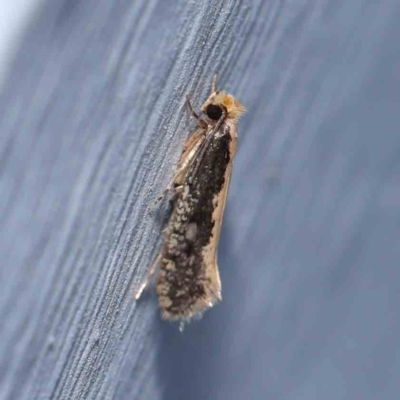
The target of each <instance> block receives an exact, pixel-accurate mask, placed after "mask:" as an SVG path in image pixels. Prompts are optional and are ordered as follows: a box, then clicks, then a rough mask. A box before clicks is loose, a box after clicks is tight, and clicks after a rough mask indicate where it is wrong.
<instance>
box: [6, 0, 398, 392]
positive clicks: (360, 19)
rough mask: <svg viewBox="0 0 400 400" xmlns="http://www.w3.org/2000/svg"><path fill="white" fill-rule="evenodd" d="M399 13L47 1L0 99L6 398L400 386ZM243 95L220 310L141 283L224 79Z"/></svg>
mask: <svg viewBox="0 0 400 400" xmlns="http://www.w3.org/2000/svg"><path fill="white" fill-rule="evenodd" d="M399 19H400V5H399V3H398V2H397V1H396V0H387V1H384V2H370V1H366V0H353V1H351V2H348V1H328V0H321V1H313V0H303V1H283V0H281V1H279V0H270V1H262V0H258V1H256V0H254V1H250V0H236V1H235V0H226V1H219V0H209V1H202V2H198V1H190V0H189V1H186V0H185V1H183V0H180V1H178V0H176V1H162V0H150V1H148V0H136V1H130V0H118V1H112V2H110V1H105V0H102V1H99V0H86V1H78V0H76V1H70V0H63V1H57V2H54V1H48V2H47V3H46V4H45V6H44V7H43V9H41V10H40V12H38V17H37V19H36V20H35V21H34V23H32V26H31V28H30V29H29V31H28V32H27V33H26V35H25V37H24V39H23V40H22V42H21V44H20V49H19V51H18V54H17V56H16V58H15V62H14V64H13V67H12V70H11V71H10V74H9V77H8V80H7V84H6V86H5V87H4V88H3V90H2V93H1V97H0V109H1V111H2V112H1V120H0V135H1V140H0V193H1V196H0V320H1V325H0V398H1V399H7V400H8V399H39V398H40V399H146V400H153V399H154V400H156V399H174V400H175V399H191V400H192V399H194V400H200V399H212V400H214V399H216V400H226V399H238V400H239V399H240V400H241V399H261V398H262V399H269V398H271V399H274V400H276V399H288V398H291V399H307V400H310V399H322V398H323V399H328V400H330V399H332V400H337V399H346V400H347V399H349V400H350V399H352V400H353V399H356V398H362V399H367V400H368V399H376V398H380V399H390V398H396V396H397V394H398V392H399V389H400V387H399V383H398V379H397V376H398V375H399V367H400V365H399V359H400V358H399V350H398V339H396V338H398V337H399V336H400V332H399V330H400V329H399V328H400V323H399V318H398V311H397V308H398V306H397V305H398V302H399V300H400V298H399V291H398V281H399V277H400V276H399V275H400V272H399V271H400V270H399V267H398V265H399V262H400V246H399V245H398V238H399V237H400V206H399V201H400V191H399V187H400V185H399V183H400V182H399V176H400V158H399V151H400V135H399V132H398V130H399V129H398V127H399V126H400V113H399V94H398V93H399V84H400V78H399V77H400V75H399V66H400V41H399V40H398V37H399V33H400V32H399V29H400V28H399V26H400V25H399V24H398V21H399ZM214 72H218V74H219V82H220V86H221V87H223V88H224V89H227V90H229V91H230V92H232V93H233V94H234V95H235V96H236V97H237V98H238V99H239V100H240V101H241V102H243V104H244V105H245V106H246V107H247V109H248V113H247V115H246V116H245V117H244V118H243V120H242V122H241V124H240V127H239V129H240V130H239V153H238V155H237V157H236V159H235V168H234V175H233V180H232V185H231V191H230V196H229V200H228V207H227V211H226V217H225V221H224V227H223V231H222V237H221V248H220V252H219V264H220V269H221V278H222V285H223V302H222V303H221V304H220V305H218V306H216V307H215V308H214V309H213V310H211V311H209V312H208V313H207V314H206V315H205V317H204V318H203V319H202V320H201V321H198V322H195V323H192V324H191V325H190V326H188V327H187V328H186V330H185V331H184V333H183V334H180V333H179V331H178V329H177V326H176V325H169V324H166V323H164V322H162V321H160V319H159V316H158V310H157V307H156V301H155V298H154V295H152V294H151V292H149V294H147V295H145V296H144V297H143V299H142V300H141V301H140V302H139V303H138V304H136V303H135V302H134V300H133V292H134V289H135V288H137V287H138V285H139V283H140V281H141V279H142V278H143V276H144V275H145V273H146V269H147V267H148V266H149V264H150V263H151V262H152V260H153V259H154V257H155V255H156V253H157V249H158V244H159V239H160V226H161V225H162V220H163V218H164V216H165V210H166V204H164V205H163V206H161V207H160V208H159V209H158V210H156V211H155V212H149V211H148V209H147V205H148V204H149V203H150V202H151V201H152V200H153V199H154V198H155V197H156V196H158V195H159V194H160V192H161V191H162V189H163V188H164V186H165V185H166V184H167V182H168V180H169V179H170V177H171V176H172V173H173V168H174V165H175V163H176V161H177V159H178V157H179V154H180V151H181V146H182V143H183V141H184V139H185V138H186V137H187V134H188V126H189V127H190V126H194V124H193V122H192V121H190V118H189V116H188V113H187V112H186V110H185V107H184V101H185V95H186V94H189V96H190V97H191V98H192V100H193V102H194V104H195V106H197V107H198V106H200V104H201V102H202V101H203V100H204V99H205V96H206V94H207V93H208V91H209V84H210V79H211V77H212V74H213V73H214Z"/></svg>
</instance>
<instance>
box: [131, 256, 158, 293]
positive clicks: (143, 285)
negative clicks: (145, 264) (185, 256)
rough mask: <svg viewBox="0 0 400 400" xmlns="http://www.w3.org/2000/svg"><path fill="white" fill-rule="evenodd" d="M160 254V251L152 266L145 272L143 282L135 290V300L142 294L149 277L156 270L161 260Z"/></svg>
mask: <svg viewBox="0 0 400 400" xmlns="http://www.w3.org/2000/svg"><path fill="white" fill-rule="evenodd" d="M161 256H162V253H160V254H159V255H158V256H157V258H156V260H155V261H154V263H153V264H152V266H151V267H150V268H149V271H148V272H147V275H146V278H145V279H144V280H143V282H142V283H141V285H140V287H139V289H138V290H137V292H136V294H135V300H139V298H140V296H141V295H142V293H143V291H144V289H146V287H147V285H148V284H149V281H150V279H151V277H152V276H153V275H154V272H156V268H157V265H158V264H159V263H160V261H161Z"/></svg>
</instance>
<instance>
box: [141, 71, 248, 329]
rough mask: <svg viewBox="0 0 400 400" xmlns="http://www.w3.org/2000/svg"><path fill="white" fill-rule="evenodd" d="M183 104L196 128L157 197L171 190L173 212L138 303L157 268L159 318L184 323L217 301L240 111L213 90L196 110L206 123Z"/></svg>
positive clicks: (228, 98)
mask: <svg viewBox="0 0 400 400" xmlns="http://www.w3.org/2000/svg"><path fill="white" fill-rule="evenodd" d="M187 106H188V108H189V110H190V112H191V114H192V115H193V117H194V118H195V119H196V121H197V124H198V128H197V129H196V131H194V132H193V134H192V135H190V136H189V138H188V139H187V141H186V143H185V145H184V149H183V152H182V155H181V157H180V160H179V163H178V167H177V170H176V172H175V175H174V177H173V179H172V181H171V182H170V184H169V185H168V186H167V188H166V190H165V191H164V193H163V195H162V196H160V197H159V198H158V199H157V201H158V200H160V199H161V198H162V197H163V196H164V195H165V193H167V192H168V191H169V190H170V189H171V188H172V187H173V192H174V194H173V198H172V213H171V216H170V219H169V222H168V224H167V226H166V228H165V229H164V231H163V233H164V243H163V246H162V250H161V252H160V254H159V255H158V257H157V259H156V261H155V262H154V264H153V265H152V267H151V268H150V270H149V273H148V277H147V278H146V280H145V281H144V282H143V284H142V285H141V287H140V289H139V290H138V292H137V294H136V296H135V297H136V299H138V298H139V297H140V295H141V293H142V292H143V290H144V289H145V287H146V286H147V283H148V281H149V278H150V276H151V275H152V274H153V273H154V272H155V269H156V266H157V265H158V264H160V272H159V274H158V278H157V285H156V290H157V294H158V301H159V305H160V308H161V312H162V317H163V318H164V319H167V320H170V321H181V324H183V323H184V322H186V321H189V320H190V319H192V318H193V317H195V316H201V315H202V313H203V312H204V311H206V310H207V309H208V308H210V307H212V306H213V305H214V304H215V303H216V302H217V301H219V300H221V281H220V278H219V273H218V266H217V248H218V241H219V235H220V231H221V224H222V217H223V214H224V209H225V203H226V197H227V194H228V186H229V181H230V177H231V173H232V161H233V157H234V155H235V152H236V143H237V123H238V120H239V118H240V116H241V115H242V114H243V113H244V111H245V110H244V107H243V106H242V105H241V104H240V103H239V102H238V101H237V100H236V99H235V98H234V97H233V96H231V95H230V94H228V93H226V92H223V91H220V90H216V76H214V79H213V83H212V89H211V95H210V96H209V98H208V99H207V100H206V102H205V103H204V104H203V106H202V107H201V111H202V113H204V114H205V116H206V119H203V118H201V117H200V116H199V115H197V114H196V112H195V111H194V110H193V108H192V105H191V103H190V101H189V99H187Z"/></svg>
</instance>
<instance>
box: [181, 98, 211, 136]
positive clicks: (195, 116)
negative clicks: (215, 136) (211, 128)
mask: <svg viewBox="0 0 400 400" xmlns="http://www.w3.org/2000/svg"><path fill="white" fill-rule="evenodd" d="M186 105H187V108H188V109H189V111H190V114H192V115H193V117H194V119H195V120H196V121H197V123H198V125H199V127H200V128H203V129H205V128H207V122H205V121H204V119H202V118H201V117H200V116H199V115H198V114H197V113H196V111H194V109H193V106H192V103H191V102H190V99H189V97H188V96H186Z"/></svg>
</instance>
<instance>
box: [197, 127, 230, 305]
mask: <svg viewBox="0 0 400 400" xmlns="http://www.w3.org/2000/svg"><path fill="white" fill-rule="evenodd" d="M229 133H230V135H231V143H230V144H229V156H230V162H229V164H228V166H227V168H226V171H225V183H224V185H223V187H222V189H221V191H220V192H219V193H218V195H217V196H216V201H217V206H216V207H215V209H214V212H213V220H214V221H215V223H214V227H213V230H212V238H211V241H210V243H209V244H208V245H207V247H206V248H205V249H204V253H203V254H204V262H205V265H206V276H207V278H208V279H209V282H210V285H209V287H206V288H205V289H206V291H208V292H209V293H208V294H209V295H210V297H211V298H213V299H214V301H213V302H212V303H215V302H217V301H219V300H221V280H220V277H219V271H218V262H217V256H218V243H219V237H220V234H221V226H222V220H223V217H224V211H225V205H226V199H227V197H228V189H229V183H230V179H231V175H232V166H233V158H234V156H235V153H236V145H237V131H236V125H233V124H232V125H230V126H229Z"/></svg>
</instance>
